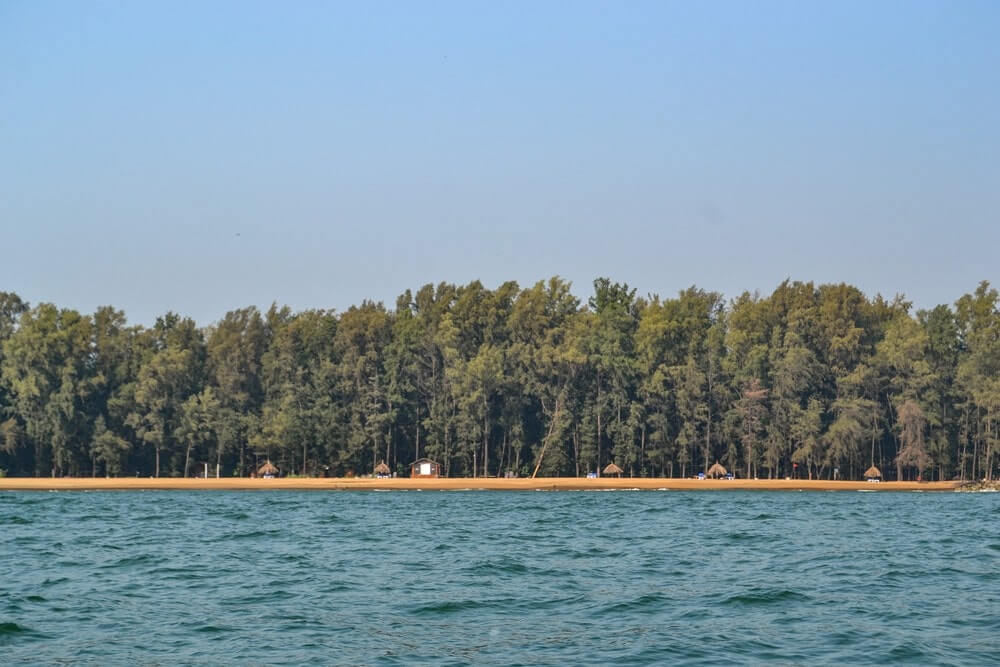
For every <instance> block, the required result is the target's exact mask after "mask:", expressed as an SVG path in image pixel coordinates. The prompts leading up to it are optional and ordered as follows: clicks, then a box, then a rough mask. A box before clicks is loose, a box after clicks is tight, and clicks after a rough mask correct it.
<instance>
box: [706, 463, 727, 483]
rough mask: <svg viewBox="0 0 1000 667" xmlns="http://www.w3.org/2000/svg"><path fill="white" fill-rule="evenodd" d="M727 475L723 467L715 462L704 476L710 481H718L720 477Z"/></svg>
mask: <svg viewBox="0 0 1000 667" xmlns="http://www.w3.org/2000/svg"><path fill="white" fill-rule="evenodd" d="M728 474H729V472H728V471H727V470H726V468H725V466H723V465H722V464H721V463H719V462H718V461H716V462H715V465H713V466H712V467H711V468H709V469H708V472H707V473H705V476H706V477H710V478H712V479H719V478H720V477H725V476H726V475H728Z"/></svg>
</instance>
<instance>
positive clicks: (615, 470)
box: [601, 463, 625, 477]
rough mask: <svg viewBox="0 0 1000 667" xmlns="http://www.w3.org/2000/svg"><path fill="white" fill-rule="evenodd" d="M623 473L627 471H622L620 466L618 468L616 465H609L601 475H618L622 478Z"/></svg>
mask: <svg viewBox="0 0 1000 667" xmlns="http://www.w3.org/2000/svg"><path fill="white" fill-rule="evenodd" d="M623 472H625V471H624V470H622V469H621V468H619V467H618V466H616V465H615V464H614V463H609V464H608V465H607V466H605V468H604V472H603V473H601V474H603V475H618V476H619V477H621V476H622V473H623Z"/></svg>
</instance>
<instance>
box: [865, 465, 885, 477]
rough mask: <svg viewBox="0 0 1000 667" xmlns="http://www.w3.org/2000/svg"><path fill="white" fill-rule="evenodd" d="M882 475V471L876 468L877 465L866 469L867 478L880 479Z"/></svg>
mask: <svg viewBox="0 0 1000 667" xmlns="http://www.w3.org/2000/svg"><path fill="white" fill-rule="evenodd" d="M881 476H882V471H881V470H879V469H878V468H876V467H875V466H872V467H871V468H869V469H868V470H866V471H865V478H866V479H878V478H879V477H881Z"/></svg>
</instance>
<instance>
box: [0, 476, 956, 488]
mask: <svg viewBox="0 0 1000 667" xmlns="http://www.w3.org/2000/svg"><path fill="white" fill-rule="evenodd" d="M959 486H961V482H882V483H873V482H831V481H823V480H788V479H772V480H768V479H759V480H758V479H733V480H711V479H703V480H700V479H678V478H672V479H665V478H620V479H619V478H610V477H604V478H600V479H585V478H580V477H544V478H543V477H540V478H537V479H498V478H479V479H472V478H457V479H455V478H448V479H408V478H407V479H402V478H399V479H370V478H365V479H361V478H329V479H320V478H315V479H314V478H284V479H259V478H258V479H250V478H238V477H227V478H223V479H177V478H166V477H163V478H159V479H153V478H150V477H119V478H103V477H73V478H70V477H61V478H49V477H7V478H0V490H5V491H21V490H35V491H74V490H77V491H99V490H123V491H124V490H176V491H193V490H225V491H234V490H254V491H264V490H279V489H281V490H317V491H321V490H328V491H343V490H370V491H375V490H378V491H390V490H421V491H459V490H489V491H611V490H630V489H635V490H648V491H656V490H673V491H735V490H741V491H952V490H954V489H956V488H958V487H959Z"/></svg>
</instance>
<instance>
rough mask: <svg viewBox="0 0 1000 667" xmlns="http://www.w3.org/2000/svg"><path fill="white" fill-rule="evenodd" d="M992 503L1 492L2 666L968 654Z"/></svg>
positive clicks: (999, 594)
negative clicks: (27, 663) (38, 664)
mask: <svg viewBox="0 0 1000 667" xmlns="http://www.w3.org/2000/svg"><path fill="white" fill-rule="evenodd" d="M998 526H1000V494H955V493H938V494H931V493H924V494H921V493H911V494H899V493H849V492H840V493H740V492H732V493H729V492H718V493H704V492H702V493H680V492H633V493H630V492H611V493H599V492H582V493H572V492H552V493H541V492H521V493H500V492H386V493H379V492H303V493H297V492H232V493H225V492H190V493H188V492H92V493H83V492H63V493H41V492H37V493H30V492H19V493H12V492H6V493H0V662H2V663H8V664H9V663H13V662H36V663H52V662H72V663H74V664H80V663H83V664H88V663H90V664H174V663H186V664H190V663H197V664H204V663H230V664H231V663H252V664H262V663H281V664H301V663H316V664H329V663H349V664H409V663H413V662H426V663H432V664H443V663H446V664H463V663H467V664H484V663H486V664H488V663H492V664H573V663H588V664H606V663H620V664H649V663H678V664H681V663H687V664H715V663H720V662H745V663H760V662H769V663H773V662H777V663H811V664H816V663H844V662H855V663H858V662H860V663H884V662H890V661H892V662H900V661H909V662H915V663H952V664H984V663H989V662H994V663H995V661H996V660H997V659H998V653H997V651H998V647H1000V640H998V634H997V633H998V631H1000V528H998Z"/></svg>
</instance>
